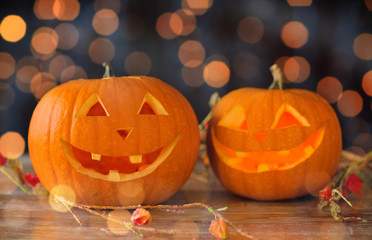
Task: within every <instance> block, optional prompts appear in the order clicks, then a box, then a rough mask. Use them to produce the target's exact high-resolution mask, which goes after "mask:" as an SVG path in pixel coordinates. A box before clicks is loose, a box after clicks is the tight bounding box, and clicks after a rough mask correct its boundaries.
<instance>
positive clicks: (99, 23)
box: [92, 9, 119, 36]
mask: <svg viewBox="0 0 372 240" xmlns="http://www.w3.org/2000/svg"><path fill="white" fill-rule="evenodd" d="M92 25H93V28H94V30H95V31H96V32H97V33H98V34H101V35H105V36H108V35H111V34H112V33H114V32H115V31H116V30H117V29H118V26H119V18H118V16H117V15H116V13H115V12H114V11H113V10H111V9H101V10H99V11H98V12H96V14H95V15H94V17H93V21H92Z"/></svg>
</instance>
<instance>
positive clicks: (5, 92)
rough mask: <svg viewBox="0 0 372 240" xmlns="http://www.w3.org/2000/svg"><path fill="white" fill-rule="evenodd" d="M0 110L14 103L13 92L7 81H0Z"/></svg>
mask: <svg viewBox="0 0 372 240" xmlns="http://www.w3.org/2000/svg"><path fill="white" fill-rule="evenodd" d="M0 96H1V99H0V110H6V109H7V108H9V107H10V106H11V105H12V104H13V103H14V98H15V93H14V90H13V89H12V87H11V86H10V85H9V83H6V82H0Z"/></svg>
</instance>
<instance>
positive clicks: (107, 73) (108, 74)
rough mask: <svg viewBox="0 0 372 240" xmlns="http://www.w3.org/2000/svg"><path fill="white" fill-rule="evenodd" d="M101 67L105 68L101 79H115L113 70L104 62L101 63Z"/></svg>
mask: <svg viewBox="0 0 372 240" xmlns="http://www.w3.org/2000/svg"><path fill="white" fill-rule="evenodd" d="M102 66H103V67H104V68H105V73H104V74H103V77H102V78H109V77H115V74H114V70H113V69H112V66H111V65H110V64H108V63H107V62H104V63H102Z"/></svg>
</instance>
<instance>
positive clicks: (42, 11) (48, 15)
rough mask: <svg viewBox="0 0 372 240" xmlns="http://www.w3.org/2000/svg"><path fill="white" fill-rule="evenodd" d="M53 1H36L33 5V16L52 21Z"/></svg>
mask: <svg viewBox="0 0 372 240" xmlns="http://www.w3.org/2000/svg"><path fill="white" fill-rule="evenodd" d="M54 1H55V0H36V1H35V3H34V14H35V16H36V17H37V18H38V19H41V20H52V19H54V18H55V16H54V13H53V5H54Z"/></svg>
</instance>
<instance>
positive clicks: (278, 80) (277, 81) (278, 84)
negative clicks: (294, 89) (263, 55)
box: [269, 64, 284, 90]
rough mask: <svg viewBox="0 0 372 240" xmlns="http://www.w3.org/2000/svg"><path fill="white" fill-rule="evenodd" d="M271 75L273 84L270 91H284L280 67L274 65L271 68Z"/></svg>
mask: <svg viewBox="0 0 372 240" xmlns="http://www.w3.org/2000/svg"><path fill="white" fill-rule="evenodd" d="M270 71H271V74H272V75H273V83H272V84H271V85H270V87H269V89H279V90H283V89H284V86H283V73H282V71H281V70H280V68H279V66H278V65H276V64H274V65H272V66H271V67H270Z"/></svg>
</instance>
